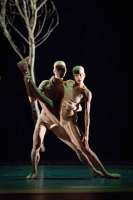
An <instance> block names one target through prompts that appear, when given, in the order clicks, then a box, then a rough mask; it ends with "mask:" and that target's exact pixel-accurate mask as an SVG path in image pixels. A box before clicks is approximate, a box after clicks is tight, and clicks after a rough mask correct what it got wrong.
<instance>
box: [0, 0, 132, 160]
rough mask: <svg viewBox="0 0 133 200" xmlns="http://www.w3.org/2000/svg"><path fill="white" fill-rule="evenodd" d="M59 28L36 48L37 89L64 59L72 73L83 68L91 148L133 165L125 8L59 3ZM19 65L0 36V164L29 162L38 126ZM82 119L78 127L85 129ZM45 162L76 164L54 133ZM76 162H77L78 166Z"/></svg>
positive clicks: (114, 4) (76, 1) (119, 4)
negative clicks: (88, 93)
mask: <svg viewBox="0 0 133 200" xmlns="http://www.w3.org/2000/svg"><path fill="white" fill-rule="evenodd" d="M55 3H56V6H57V8H58V11H59V15H60V24H59V26H58V28H57V29H56V30H55V31H54V32H53V34H52V35H51V36H50V37H49V39H48V40H47V41H46V42H45V43H44V44H43V45H42V46H41V47H40V48H39V49H37V55H36V75H37V84H39V83H40V82H41V81H42V80H44V79H49V78H50V76H51V75H52V64H53V62H54V61H55V60H58V59H62V60H64V61H65V62H66V64H67V66H68V73H67V76H66V79H68V78H72V76H71V69H72V66H74V65H76V64H81V65H83V66H84V67H85V70H86V80H85V83H86V85H87V86H88V88H89V89H90V90H91V91H92V94H93V100H92V107H91V127H90V145H91V147H92V149H93V150H94V151H95V152H96V153H97V155H98V156H99V157H100V159H101V160H103V161H105V162H106V161H107V162H110V161H114V162H125V161H126V162H127V161H132V153H131V152H130V151H128V149H129V148H130V147H129V139H128V136H129V133H128V89H127V87H128V80H127V79H128V70H127V68H128V19H127V12H126V8H125V5H124V3H122V2H121V1H113V0H112V1H111V0H108V1H106V0H101V1H98V0H93V1H89V0H83V1H79V0H71V1H66V0H63V1H62V0H60V1H59V0H57V1H55ZM18 61H19V59H18V57H17V56H16V55H15V53H14V52H13V50H12V48H11V47H10V45H9V44H8V42H7V40H6V39H5V38H4V36H3V35H2V33H1V32H0V161H1V162H3V161H7V162H9V161H13V162H15V161H28V162H30V150H31V146H32V133H33V129H34V124H33V121H32V115H31V109H30V104H29V101H28V98H27V96H26V90H25V86H24V82H23V78H22V75H21V73H20V71H19V70H18V69H17V67H16V63H17V62H18ZM81 117H82V116H80V117H79V124H80V126H81V127H82V125H83V124H82V121H81ZM45 146H46V152H45V154H42V155H41V159H42V160H46V161H47V160H57V161H63V160H66V161H69V160H70V161H77V158H76V155H75V154H74V153H73V151H72V150H70V149H69V148H68V147H67V146H66V145H64V144H63V143H62V142H61V141H59V140H58V139H57V138H56V137H55V136H54V135H53V134H52V133H49V134H48V135H47V136H46V138H45ZM77 162H78V161H77Z"/></svg>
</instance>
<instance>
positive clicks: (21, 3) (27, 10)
mask: <svg viewBox="0 0 133 200" xmlns="http://www.w3.org/2000/svg"><path fill="white" fill-rule="evenodd" d="M58 24H59V15H58V11H57V9H56V7H55V4H54V2H53V1H51V0H0V26H1V28H2V30H3V34H4V35H5V37H6V38H7V40H8V41H9V43H10V45H11V46H12V48H13V49H14V51H15V52H16V54H17V55H18V56H19V57H20V58H21V59H23V58H24V57H26V56H27V55H29V57H30V60H31V76H32V79H33V81H34V82H36V76H35V52H36V51H35V49H36V48H37V47H39V46H40V45H41V44H42V43H43V42H45V41H46V40H47V38H48V37H49V36H50V34H51V33H52V32H53V31H54V29H55V28H56V27H57V25H58ZM16 37H20V39H21V40H20V39H16ZM35 110H36V113H37V116H38V115H39V113H40V112H39V109H38V105H37V102H35Z"/></svg>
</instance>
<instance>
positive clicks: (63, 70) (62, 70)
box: [53, 65, 66, 79]
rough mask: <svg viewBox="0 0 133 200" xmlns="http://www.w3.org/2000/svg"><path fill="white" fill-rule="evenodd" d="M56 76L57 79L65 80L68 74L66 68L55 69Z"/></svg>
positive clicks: (57, 67) (59, 66)
mask: <svg viewBox="0 0 133 200" xmlns="http://www.w3.org/2000/svg"><path fill="white" fill-rule="evenodd" d="M53 72H54V75H55V78H57V79H63V78H64V76H65V74H66V68H65V67H64V66H61V65H58V66H56V67H55V68H54V71H53Z"/></svg>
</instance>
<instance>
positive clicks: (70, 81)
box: [64, 79, 75, 86]
mask: <svg viewBox="0 0 133 200" xmlns="http://www.w3.org/2000/svg"><path fill="white" fill-rule="evenodd" d="M74 84H75V82H74V81H73V80H71V79H70V80H66V81H64V85H65V86H73V85H74Z"/></svg>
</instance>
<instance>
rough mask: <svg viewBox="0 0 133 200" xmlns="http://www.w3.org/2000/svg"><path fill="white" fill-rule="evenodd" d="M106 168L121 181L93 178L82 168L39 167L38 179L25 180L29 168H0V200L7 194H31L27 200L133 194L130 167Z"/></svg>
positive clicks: (23, 166)
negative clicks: (41, 196)
mask: <svg viewBox="0 0 133 200" xmlns="http://www.w3.org/2000/svg"><path fill="white" fill-rule="evenodd" d="M106 168H107V169H108V170H109V171H110V172H114V173H120V174H121V178H120V179H105V178H100V177H94V176H93V175H92V173H91V171H90V170H88V168H86V167H85V166H83V165H40V166H39V178H38V179H36V180H27V179H26V176H27V175H28V174H29V173H30V170H31V166H30V165H11V166H9V165H0V200H4V199H7V198H6V197H8V194H10V196H11V195H12V194H13V195H14V194H15V195H19V194H21V196H23V195H25V194H27V195H28V194H30V195H32V196H34V198H33V197H32V198H30V199H35V196H36V195H42V194H43V195H44V194H45V197H46V196H47V195H49V194H50V195H52V194H54V198H53V199H56V195H57V196H58V195H59V194H60V196H62V195H63V199H64V194H65V196H66V197H67V195H68V194H71V197H72V196H73V195H74V194H76V196H77V197H76V198H75V197H74V198H69V199H78V198H79V195H78V194H80V195H81V194H82V195H85V194H98V195H99V194H103V193H104V194H105V193H108V194H114V193H117V194H120V193H121V194H122V193H123V194H124V193H125V194H126V193H132V192H133V166H132V165H106ZM5 195H6V197H5ZM50 195H49V196H50ZM19 199H20V198H19ZM27 199H28V198H26V200H27ZM37 199H38V200H39V199H40V198H37ZM45 199H50V198H45ZM51 199H52V198H51ZM57 199H58V198H57ZM79 199H81V198H79ZM83 199H85V198H83ZM93 199H94V198H93ZM95 199H96V198H95Z"/></svg>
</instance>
